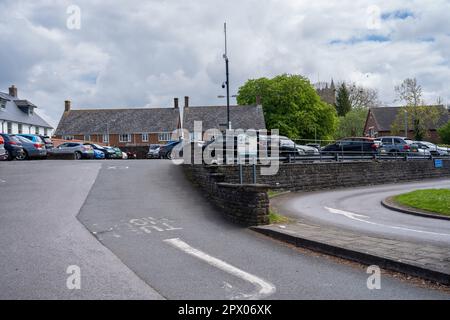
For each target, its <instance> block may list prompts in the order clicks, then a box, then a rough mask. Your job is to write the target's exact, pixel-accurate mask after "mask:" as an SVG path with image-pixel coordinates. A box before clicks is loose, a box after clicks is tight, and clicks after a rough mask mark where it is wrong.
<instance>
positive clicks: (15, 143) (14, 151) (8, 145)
mask: <svg viewBox="0 0 450 320" xmlns="http://www.w3.org/2000/svg"><path fill="white" fill-rule="evenodd" d="M0 136H1V137H2V138H3V140H4V142H5V143H4V148H5V150H6V159H7V160H14V159H23V158H24V157H25V153H24V151H23V147H22V142H20V140H19V139H17V138H16V137H14V136H12V135H9V134H6V133H0Z"/></svg>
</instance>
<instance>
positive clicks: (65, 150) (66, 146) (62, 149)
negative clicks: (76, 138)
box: [49, 142, 94, 160]
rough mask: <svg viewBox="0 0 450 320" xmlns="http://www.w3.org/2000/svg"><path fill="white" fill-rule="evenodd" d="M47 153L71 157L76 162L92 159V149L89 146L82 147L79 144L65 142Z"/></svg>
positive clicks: (82, 145)
mask: <svg viewBox="0 0 450 320" xmlns="http://www.w3.org/2000/svg"><path fill="white" fill-rule="evenodd" d="M49 153H51V154H60V155H63V154H65V155H73V157H74V159H76V160H79V159H92V158H94V149H93V148H92V147H91V146H90V145H84V144H82V143H80V142H65V143H63V144H61V145H59V146H58V147H56V148H53V149H51V150H50V151H49Z"/></svg>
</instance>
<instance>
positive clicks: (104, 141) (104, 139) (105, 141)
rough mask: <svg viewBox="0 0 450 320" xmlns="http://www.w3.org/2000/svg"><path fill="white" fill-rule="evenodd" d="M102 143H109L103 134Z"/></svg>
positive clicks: (106, 136) (107, 137)
mask: <svg viewBox="0 0 450 320" xmlns="http://www.w3.org/2000/svg"><path fill="white" fill-rule="evenodd" d="M102 141H103V143H109V136H108V135H107V134H104V135H103V137H102Z"/></svg>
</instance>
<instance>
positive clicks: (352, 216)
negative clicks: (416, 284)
mask: <svg viewBox="0 0 450 320" xmlns="http://www.w3.org/2000/svg"><path fill="white" fill-rule="evenodd" d="M324 208H325V209H327V210H328V211H329V212H331V213H336V214H340V215H342V216H345V217H347V218H349V219H352V220H356V221H360V222H364V223H367V224H371V225H374V226H380V227H387V228H392V229H397V230H403V231H412V232H417V233H426V234H433V235H437V236H447V237H450V234H447V233H438V232H431V231H424V230H416V229H410V228H404V227H398V226H391V225H387V224H382V223H376V222H372V221H367V220H364V219H363V218H369V217H368V216H364V215H361V214H357V213H353V212H349V211H344V210H339V209H333V208H329V207H324Z"/></svg>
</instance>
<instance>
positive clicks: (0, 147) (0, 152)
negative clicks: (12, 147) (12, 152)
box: [0, 136, 8, 160]
mask: <svg viewBox="0 0 450 320" xmlns="http://www.w3.org/2000/svg"><path fill="white" fill-rule="evenodd" d="M7 157H8V156H7V154H6V149H5V140H4V139H3V137H2V136H0V160H6V158H7Z"/></svg>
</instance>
